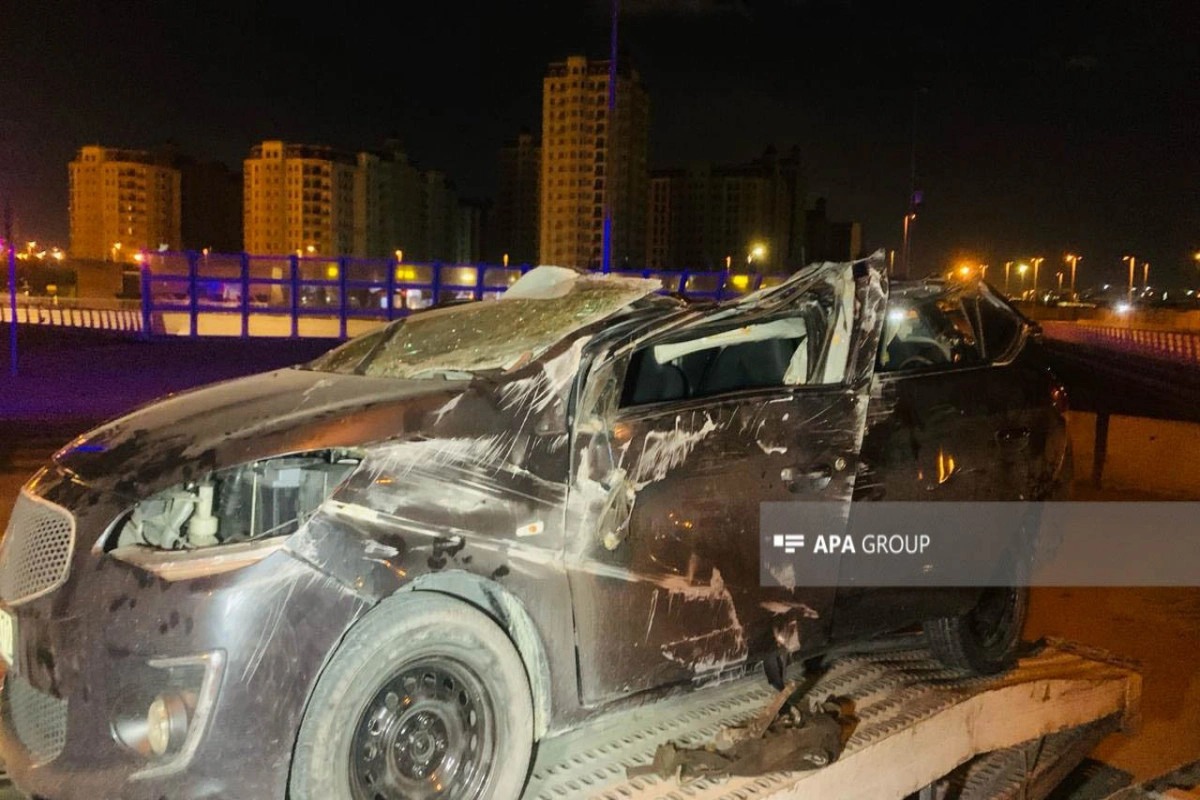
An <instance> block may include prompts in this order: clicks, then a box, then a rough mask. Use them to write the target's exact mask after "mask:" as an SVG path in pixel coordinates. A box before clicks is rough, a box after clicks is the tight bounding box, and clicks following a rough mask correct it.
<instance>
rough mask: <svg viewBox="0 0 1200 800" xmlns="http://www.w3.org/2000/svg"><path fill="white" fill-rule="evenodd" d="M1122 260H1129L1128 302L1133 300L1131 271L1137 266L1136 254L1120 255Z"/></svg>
mask: <svg viewBox="0 0 1200 800" xmlns="http://www.w3.org/2000/svg"><path fill="white" fill-rule="evenodd" d="M1121 260H1122V261H1128V262H1129V298H1128V299H1129V302H1131V303H1132V302H1133V271H1134V269H1136V268H1137V257H1136V256H1121Z"/></svg>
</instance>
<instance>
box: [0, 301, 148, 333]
mask: <svg viewBox="0 0 1200 800" xmlns="http://www.w3.org/2000/svg"><path fill="white" fill-rule="evenodd" d="M16 312H17V313H16V317H17V322H18V323H19V324H22V325H52V326H56V327H63V328H90V329H92V330H105V331H123V332H126V333H143V332H144V331H145V330H146V329H145V327H144V322H145V315H144V314H143V311H142V304H141V303H140V302H139V301H137V300H102V299H97V300H87V299H76V298H59V299H51V298H42V297H28V298H26V297H18V298H17V307H16ZM12 318H13V313H12V308H11V307H10V305H9V304H8V303H7V302H5V303H4V304H3V307H2V308H0V322H3V323H5V324H8V323H10V322H12Z"/></svg>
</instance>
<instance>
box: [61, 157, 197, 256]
mask: <svg viewBox="0 0 1200 800" xmlns="http://www.w3.org/2000/svg"><path fill="white" fill-rule="evenodd" d="M68 174H69V180H70V187H69V209H68V211H69V216H70V223H71V245H70V252H71V255H72V256H73V257H75V258H81V259H97V260H108V261H132V260H133V259H134V257H135V255H136V254H137V253H138V252H139V251H141V250H158V249H161V248H163V247H165V248H168V249H178V248H179V247H180V246H181V224H180V216H181V214H180V176H179V170H178V169H176V168H175V167H174V166H172V165H171V163H170V161H169V159H168V158H166V157H165V156H163V155H162V154H158V153H153V152H151V151H147V150H127V149H119V148H112V147H102V146H100V145H88V146H86V147H83V148H80V150H79V152H78V154H77V155H76V156H75V159H74V160H73V161H71V162H70V164H69V165H68Z"/></svg>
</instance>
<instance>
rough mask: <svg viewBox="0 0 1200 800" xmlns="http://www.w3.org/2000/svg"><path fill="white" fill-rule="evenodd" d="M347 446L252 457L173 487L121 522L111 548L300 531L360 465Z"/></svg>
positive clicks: (166, 546) (183, 545)
mask: <svg viewBox="0 0 1200 800" xmlns="http://www.w3.org/2000/svg"><path fill="white" fill-rule="evenodd" d="M360 461H361V457H360V456H359V454H358V453H356V452H354V451H350V450H321V451H316V452H309V453H299V454H293V455H286V456H278V457H275V458H269V459H264V460H262V461H254V462H251V463H249V464H243V465H241V466H237V467H232V468H230V469H225V470H220V471H218V472H214V473H212V474H211V475H209V476H208V477H206V478H204V479H202V480H199V481H191V482H187V483H181V484H176V485H175V486H172V487H171V488H169V489H166V490H164V491H161V492H159V493H158V494H156V495H154V496H152V497H149V498H147V499H145V500H142V501H141V502H139V503H138V504H136V505H135V506H134V507H133V509H132V510H131V511H130V512H129V513H128V514H126V515H125V516H124V517H122V519H121V520H120V521H119V522H118V525H117V528H116V530H114V531H113V534H112V535H110V536H109V537H108V539H107V545H108V546H107V547H106V548H105V549H106V550H112V549H117V548H121V547H128V546H133V545H143V546H148V547H156V548H159V549H162V550H191V549H196V548H202V547H212V546H214V545H219V544H230V543H234V542H248V541H253V540H257V539H265V538H269V537H273V536H286V535H287V534H290V533H293V532H295V531H296V530H297V529H298V528H299V527H300V526H301V525H302V524H304V522H305V521H307V520H308V518H309V517H311V516H312V515H313V514H314V513H315V512H316V510H317V509H318V508H319V507H320V506H321V504H322V503H324V502H325V500H327V499H328V498H329V496H330V495H332V494H333V492H334V490H336V489H337V487H338V486H339V485H340V484H341V483H342V482H343V481H344V480H346V478H348V477H349V476H350V474H351V473H352V472H353V471H354V470H355V468H357V466H358V464H359V462H360Z"/></svg>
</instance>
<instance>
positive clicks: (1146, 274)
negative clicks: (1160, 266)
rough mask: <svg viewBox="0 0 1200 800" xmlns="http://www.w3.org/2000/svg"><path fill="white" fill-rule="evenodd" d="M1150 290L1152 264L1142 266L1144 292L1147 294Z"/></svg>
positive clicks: (1147, 263) (1146, 263)
mask: <svg viewBox="0 0 1200 800" xmlns="http://www.w3.org/2000/svg"><path fill="white" fill-rule="evenodd" d="M1149 288H1150V262H1149V261H1147V262H1145V263H1143V264H1142V291H1143V292H1145V291H1146V290H1147V289H1149Z"/></svg>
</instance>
